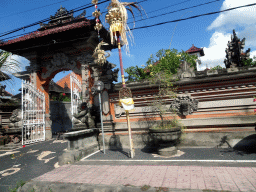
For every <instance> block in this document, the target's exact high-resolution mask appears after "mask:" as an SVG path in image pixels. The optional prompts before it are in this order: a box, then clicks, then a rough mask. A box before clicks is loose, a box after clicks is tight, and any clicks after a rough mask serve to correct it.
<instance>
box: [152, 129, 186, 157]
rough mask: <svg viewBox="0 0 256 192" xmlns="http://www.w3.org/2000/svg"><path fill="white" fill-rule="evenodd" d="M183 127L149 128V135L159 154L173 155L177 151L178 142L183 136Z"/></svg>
mask: <svg viewBox="0 0 256 192" xmlns="http://www.w3.org/2000/svg"><path fill="white" fill-rule="evenodd" d="M181 133H182V132H181V127H177V128H172V129H153V128H149V136H150V138H151V140H152V141H153V145H154V147H155V148H156V149H157V152H158V154H159V155H163V156H171V155H175V154H176V153H177V148H176V146H177V144H178V143H179V141H180V137H181Z"/></svg>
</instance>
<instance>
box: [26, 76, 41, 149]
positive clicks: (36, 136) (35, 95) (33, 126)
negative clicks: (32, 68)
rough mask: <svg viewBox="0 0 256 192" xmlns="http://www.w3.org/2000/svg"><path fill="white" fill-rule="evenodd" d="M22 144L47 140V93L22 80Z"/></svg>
mask: <svg viewBox="0 0 256 192" xmlns="http://www.w3.org/2000/svg"><path fill="white" fill-rule="evenodd" d="M21 87H22V98H21V99H22V121H23V129H22V145H23V144H29V143H35V142H39V141H44V140H45V95H44V93H42V92H40V91H39V90H37V89H36V88H35V87H33V85H32V84H31V83H29V82H27V81H22V85H21Z"/></svg>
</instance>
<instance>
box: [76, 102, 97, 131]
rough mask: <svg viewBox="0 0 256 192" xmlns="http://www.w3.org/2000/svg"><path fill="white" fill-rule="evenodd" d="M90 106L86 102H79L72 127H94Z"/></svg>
mask: <svg viewBox="0 0 256 192" xmlns="http://www.w3.org/2000/svg"><path fill="white" fill-rule="evenodd" d="M90 111H91V108H89V107H88V106H87V103H81V104H80V106H79V109H78V113H77V114H75V115H74V119H73V123H74V129H89V128H94V127H95V121H94V119H95V118H94V117H93V116H92V115H91V112H90Z"/></svg>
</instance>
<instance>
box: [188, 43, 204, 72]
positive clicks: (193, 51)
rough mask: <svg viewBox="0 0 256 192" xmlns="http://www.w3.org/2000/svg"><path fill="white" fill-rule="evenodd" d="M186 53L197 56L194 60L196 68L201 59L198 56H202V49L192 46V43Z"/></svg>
mask: <svg viewBox="0 0 256 192" xmlns="http://www.w3.org/2000/svg"><path fill="white" fill-rule="evenodd" d="M186 53H188V54H190V55H196V56H197V58H198V59H197V61H196V68H197V70H198V68H199V65H200V64H201V60H200V57H202V56H204V49H203V48H197V47H195V46H194V44H192V47H190V48H189V49H188V50H187V51H186Z"/></svg>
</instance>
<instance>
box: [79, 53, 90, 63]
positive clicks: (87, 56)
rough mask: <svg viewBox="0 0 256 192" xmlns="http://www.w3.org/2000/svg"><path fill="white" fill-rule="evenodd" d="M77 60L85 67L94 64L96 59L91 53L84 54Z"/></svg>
mask: <svg viewBox="0 0 256 192" xmlns="http://www.w3.org/2000/svg"><path fill="white" fill-rule="evenodd" d="M77 60H78V61H79V62H80V63H81V64H82V65H83V64H85V63H87V64H94V58H93V57H92V55H91V54H89V53H82V54H81V55H80V56H78V57H77Z"/></svg>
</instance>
